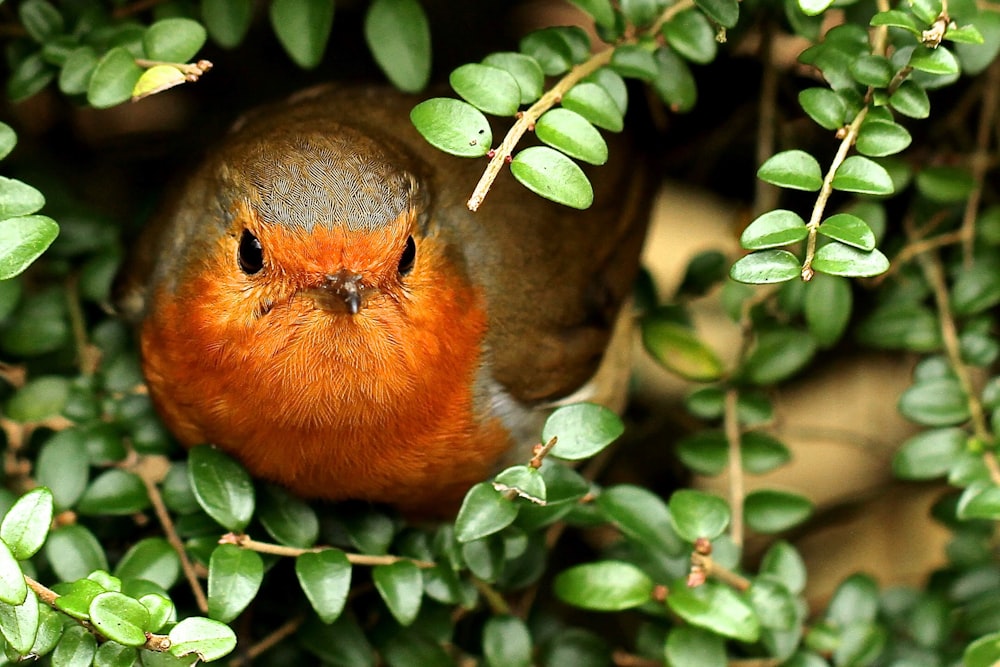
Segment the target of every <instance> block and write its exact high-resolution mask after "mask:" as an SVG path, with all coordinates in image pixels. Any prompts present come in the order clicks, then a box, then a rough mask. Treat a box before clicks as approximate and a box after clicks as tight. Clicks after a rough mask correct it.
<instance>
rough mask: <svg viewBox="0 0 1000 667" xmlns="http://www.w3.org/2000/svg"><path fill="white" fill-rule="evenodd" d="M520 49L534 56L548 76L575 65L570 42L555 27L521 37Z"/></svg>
mask: <svg viewBox="0 0 1000 667" xmlns="http://www.w3.org/2000/svg"><path fill="white" fill-rule="evenodd" d="M518 49H519V50H520V51H521V52H522V53H524V54H525V55H527V56H530V57H531V58H533V59H534V60H535V62H537V63H538V64H539V66H540V67H541V68H542V72H544V73H545V75H546V76H557V75H559V74H562V73H563V72H565V71H566V70H568V69H569V68H570V67H572V65H573V51H572V49H571V48H570V45H569V43H567V41H566V40H565V39H563V38H562V37H561V36H560V35H559V33H558V32H557V31H556V30H555V29H553V28H548V29H542V30H536V31H534V32H530V33H528V34H527V35H525V36H524V37H522V38H521V41H520V43H519V44H518Z"/></svg>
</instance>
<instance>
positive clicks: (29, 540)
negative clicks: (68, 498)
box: [0, 486, 53, 602]
mask: <svg viewBox="0 0 1000 667" xmlns="http://www.w3.org/2000/svg"><path fill="white" fill-rule="evenodd" d="M52 504H53V503H52V492H51V491H49V490H48V489H47V488H45V487H44V486H40V487H37V488H34V489H32V490H31V491H29V492H28V493H26V494H24V495H23V496H21V497H20V498H18V500H17V502H16V503H14V506H13V507H11V508H10V509H9V510H7V514H6V515H5V516H4V518H3V523H0V540H3V542H4V543H5V544H6V545H7V546H8V547H9V548H10V552H11V554H13V556H14V558H16V559H18V560H25V559H26V558H31V557H32V556H34V555H35V554H36V553H37V552H38V550H39V549H41V548H42V544H43V543H44V542H45V538H46V537H47V536H48V534H49V526H50V524H51V523H52ZM0 599H2V600H4V601H5V602H6V601H8V600H7V599H6V598H5V597H2V596H0Z"/></svg>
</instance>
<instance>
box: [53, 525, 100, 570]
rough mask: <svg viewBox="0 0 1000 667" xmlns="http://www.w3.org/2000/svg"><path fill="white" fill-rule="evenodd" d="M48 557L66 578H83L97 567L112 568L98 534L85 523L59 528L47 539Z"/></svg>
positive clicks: (54, 568)
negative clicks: (91, 530) (83, 524)
mask: <svg viewBox="0 0 1000 667" xmlns="http://www.w3.org/2000/svg"><path fill="white" fill-rule="evenodd" d="M44 552H45V559H46V560H47V561H48V562H49V563H51V564H52V569H53V570H55V573H56V576H58V577H59V578H60V579H61V580H62V581H75V580H77V579H83V578H85V577H86V576H87V575H88V574H90V573H91V572H94V571H95V570H106V569H108V558H107V556H105V554H104V549H102V548H101V543H100V542H98V541H97V538H96V537H94V534H93V533H91V532H90V531H89V530H87V528H86V527H85V526H82V525H80V524H71V525H69V526H62V527H60V528H56V529H55V530H53V531H52V532H51V533H49V539H47V540H46V541H45V547H44Z"/></svg>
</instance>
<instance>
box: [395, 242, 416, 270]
mask: <svg viewBox="0 0 1000 667" xmlns="http://www.w3.org/2000/svg"><path fill="white" fill-rule="evenodd" d="M416 258H417V244H416V243H414V242H413V237H412V236H411V237H409V238H407V239H406V248H404V249H403V256H402V257H400V258H399V275H401V276H405V275H406V274H407V273H409V272H410V271H412V270H413V260H415V259H416Z"/></svg>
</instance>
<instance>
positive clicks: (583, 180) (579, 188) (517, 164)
mask: <svg viewBox="0 0 1000 667" xmlns="http://www.w3.org/2000/svg"><path fill="white" fill-rule="evenodd" d="M510 173H511V174H513V176H514V178H516V179H517V180H518V182H519V183H521V185H523V186H524V187H526V188H528V189H529V190H531V191H532V192H534V193H535V194H537V195H539V196H540V197H544V198H545V199H549V200H551V201H554V202H556V203H558V204H563V205H564V206H569V207H571V208H577V209H585V208H589V207H590V205H591V204H592V203H594V188H593V186H591V184H590V181H589V180H588V179H587V175H586V174H584V173H583V170H582V169H580V167H579V166H578V165H577V164H576V163H575V162H573V161H572V160H570V159H569V158H568V157H566V156H565V155H563V154H562V153H560V152H559V151H557V150H554V149H552V148H549V147H548V146H531V147H529V148H525V149H524V150H522V151H521V152H520V153H518V154H517V155H516V156H514V160H513V161H512V162H511V163H510Z"/></svg>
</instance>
